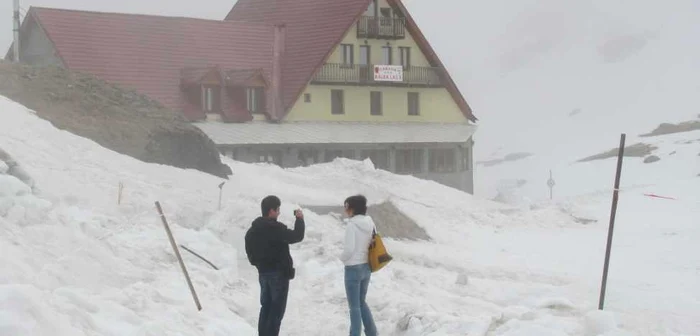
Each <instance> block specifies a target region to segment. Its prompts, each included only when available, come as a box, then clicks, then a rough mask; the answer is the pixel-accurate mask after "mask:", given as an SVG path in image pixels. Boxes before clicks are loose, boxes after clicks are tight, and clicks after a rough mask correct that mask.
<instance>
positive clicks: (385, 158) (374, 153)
mask: <svg viewBox="0 0 700 336" xmlns="http://www.w3.org/2000/svg"><path fill="white" fill-rule="evenodd" d="M360 156H361V157H362V160H364V159H370V160H372V163H373V164H374V167H375V168H377V169H383V170H389V151H388V150H386V149H367V150H363V151H362V152H361V153H360Z"/></svg>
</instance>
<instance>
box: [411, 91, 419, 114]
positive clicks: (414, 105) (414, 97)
mask: <svg viewBox="0 0 700 336" xmlns="http://www.w3.org/2000/svg"><path fill="white" fill-rule="evenodd" d="M408 115H410V116H417V115H420V96H419V95H418V92H409V93H408Z"/></svg>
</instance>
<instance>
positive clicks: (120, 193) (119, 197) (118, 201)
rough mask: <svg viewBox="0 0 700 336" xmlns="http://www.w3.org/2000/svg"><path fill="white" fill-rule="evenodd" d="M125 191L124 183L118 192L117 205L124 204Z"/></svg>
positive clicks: (120, 184) (120, 185)
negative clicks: (123, 195)
mask: <svg viewBox="0 0 700 336" xmlns="http://www.w3.org/2000/svg"><path fill="white" fill-rule="evenodd" d="M123 190H124V183H121V182H119V191H118V192H117V205H120V204H122V191H123Z"/></svg>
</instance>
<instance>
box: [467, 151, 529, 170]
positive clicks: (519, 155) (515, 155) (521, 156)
mask: <svg viewBox="0 0 700 336" xmlns="http://www.w3.org/2000/svg"><path fill="white" fill-rule="evenodd" d="M533 155H534V154H532V153H511V154H508V155H506V156H504V157H503V158H502V159H494V160H488V161H479V162H477V164H479V165H482V166H484V167H492V166H496V165H499V164H502V163H505V162H513V161H518V160H523V159H526V158H528V157H531V156H533Z"/></svg>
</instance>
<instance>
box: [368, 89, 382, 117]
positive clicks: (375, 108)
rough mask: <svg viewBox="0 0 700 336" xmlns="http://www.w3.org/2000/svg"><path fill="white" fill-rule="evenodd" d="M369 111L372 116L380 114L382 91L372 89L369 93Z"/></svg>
mask: <svg viewBox="0 0 700 336" xmlns="http://www.w3.org/2000/svg"><path fill="white" fill-rule="evenodd" d="M369 97H370V99H369V101H370V102H369V112H370V114H371V115H373V116H379V115H382V93H381V92H379V91H372V92H370V93H369Z"/></svg>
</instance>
